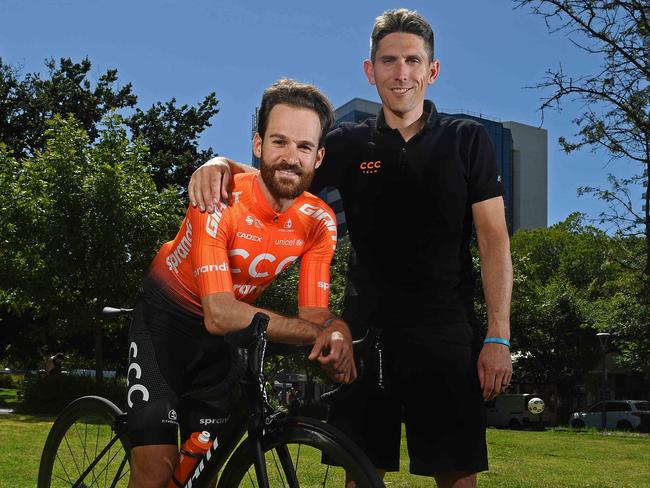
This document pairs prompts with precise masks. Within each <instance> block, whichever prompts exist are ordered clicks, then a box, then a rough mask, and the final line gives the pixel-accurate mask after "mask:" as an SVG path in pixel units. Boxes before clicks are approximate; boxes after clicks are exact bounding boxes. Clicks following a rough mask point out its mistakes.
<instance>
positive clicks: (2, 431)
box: [0, 414, 54, 488]
mask: <svg viewBox="0 0 650 488" xmlns="http://www.w3.org/2000/svg"><path fill="white" fill-rule="evenodd" d="M53 421H54V418H53V417H40V416H33V415H14V414H10V415H0V442H1V443H2V447H0V488H28V487H34V486H36V477H37V474H38V463H39V461H40V459H41V451H42V449H43V444H45V439H46V438H47V434H48V432H49V430H50V427H51V426H52V422H53Z"/></svg>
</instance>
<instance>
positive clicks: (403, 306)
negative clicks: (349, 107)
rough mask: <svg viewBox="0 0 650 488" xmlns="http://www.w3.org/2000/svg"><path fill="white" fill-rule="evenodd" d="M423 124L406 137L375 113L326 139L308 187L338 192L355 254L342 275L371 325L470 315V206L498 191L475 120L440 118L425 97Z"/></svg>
mask: <svg viewBox="0 0 650 488" xmlns="http://www.w3.org/2000/svg"><path fill="white" fill-rule="evenodd" d="M424 111H425V115H424V116H425V117H426V124H425V125H424V127H423V128H422V130H421V131H420V132H419V133H418V134H416V135H415V136H414V137H412V138H411V139H410V140H409V141H408V142H406V141H404V139H403V137H402V135H401V134H400V132H399V131H398V130H396V129H391V128H390V127H389V126H388V125H387V124H386V121H385V119H384V115H383V111H381V110H380V111H379V113H378V115H377V117H376V118H372V119H368V120H366V121H365V122H363V123H361V124H344V125H343V126H341V127H339V128H337V129H335V130H333V131H332V132H330V133H329V134H328V136H327V142H326V146H325V149H326V153H325V161H324V162H323V164H322V166H321V167H320V168H319V169H318V171H317V172H316V177H315V180H314V184H313V186H312V191H314V192H318V191H320V190H321V189H322V188H324V187H336V188H338V190H339V191H340V193H341V196H342V198H343V207H344V210H345V217H346V221H347V225H348V231H349V233H350V239H351V242H352V246H353V248H354V251H355V252H356V257H355V260H354V261H353V262H352V263H351V264H350V268H349V270H348V280H349V284H350V285H351V290H352V293H353V294H358V300H359V305H360V307H361V309H363V310H364V318H363V320H364V321H366V322H368V323H369V324H370V325H375V326H380V327H392V326H404V327H417V326H435V325H446V324H453V323H459V322H468V321H470V320H471V317H472V316H473V298H474V274H473V268H472V259H471V255H470V249H469V245H470V239H471V233H472V212H471V205H472V204H473V203H476V202H480V201H482V200H487V199H489V198H493V197H497V196H502V195H503V188H502V184H501V177H500V175H499V172H498V169H497V165H496V160H495V156H494V150H493V148H492V145H491V143H490V140H489V137H488V135H487V132H486V131H485V129H484V127H483V126H482V125H481V124H479V123H478V122H475V121H473V120H468V119H457V118H452V117H448V116H444V115H440V114H439V113H438V112H437V111H436V108H435V106H434V104H433V103H432V102H430V101H428V100H427V101H425V103H424Z"/></svg>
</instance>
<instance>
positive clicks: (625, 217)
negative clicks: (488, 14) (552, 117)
mask: <svg viewBox="0 0 650 488" xmlns="http://www.w3.org/2000/svg"><path fill="white" fill-rule="evenodd" d="M515 4H516V5H517V6H519V7H528V8H530V9H531V10H532V12H533V13H535V14H537V15H539V16H541V17H542V18H543V19H544V21H545V22H546V25H547V27H548V29H549V31H551V32H563V33H565V34H566V35H567V36H568V38H569V39H570V40H571V42H572V43H573V44H574V45H575V46H576V48H577V49H579V50H581V51H583V52H584V53H585V54H586V55H588V56H591V57H593V58H594V59H596V60H597V61H598V63H599V66H598V68H597V69H596V70H595V71H593V72H587V73H570V72H566V71H565V70H564V68H563V67H559V68H557V69H549V70H548V71H547V73H546V78H545V79H544V80H543V81H542V82H541V83H540V84H538V85H537V88H540V89H542V90H543V91H544V92H545V95H544V99H543V102H542V105H541V109H542V111H544V110H545V109H548V108H558V109H561V108H562V105H563V104H566V103H567V102H576V105H577V106H579V107H580V108H579V114H578V115H577V116H576V117H575V119H574V120H573V122H574V123H575V125H576V127H577V133H576V134H574V136H573V137H566V136H563V137H561V138H560V140H559V142H560V144H561V146H562V147H563V148H564V150H565V151H566V152H572V151H574V150H577V149H579V148H582V147H588V148H591V149H592V150H603V151H604V152H605V154H607V156H608V157H609V158H610V159H612V160H619V159H624V160H628V161H631V162H633V163H636V165H637V166H636V168H637V171H636V173H635V174H634V175H632V176H627V177H621V176H620V174H619V175H616V174H610V175H609V177H608V183H609V186H602V187H592V186H584V187H581V188H580V189H579V193H580V194H584V193H589V194H593V195H595V196H596V197H598V198H600V199H602V200H604V201H605V202H607V203H608V204H609V205H608V210H607V211H605V212H603V213H602V214H601V215H600V217H599V219H598V220H599V221H600V223H605V222H608V223H612V224H614V225H615V227H616V229H617V233H618V234H619V235H624V236H642V237H643V238H644V239H645V246H644V247H643V248H640V249H639V250H640V251H642V252H641V254H639V256H638V259H639V260H642V261H643V265H642V270H643V272H644V274H645V275H646V283H647V280H648V278H650V225H648V224H649V223H650V218H649V216H650V204H649V203H650V200H649V198H650V192H649V191H648V173H649V171H650V109H649V107H650V63H649V61H650V43H649V42H648V39H649V38H650V16H649V15H648V3H647V1H643V0H641V1H638V0H631V1H625V0H616V1H608V2H601V1H594V0H515ZM647 289H648V290H650V286H648V287H647Z"/></svg>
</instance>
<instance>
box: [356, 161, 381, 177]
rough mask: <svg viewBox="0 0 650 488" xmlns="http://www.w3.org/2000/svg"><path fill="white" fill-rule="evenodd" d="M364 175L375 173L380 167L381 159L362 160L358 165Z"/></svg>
mask: <svg viewBox="0 0 650 488" xmlns="http://www.w3.org/2000/svg"><path fill="white" fill-rule="evenodd" d="M359 169H360V170H361V172H362V173H363V174H364V175H367V174H372V173H377V172H378V171H379V170H380V169H381V161H364V162H362V163H361V164H360V165H359Z"/></svg>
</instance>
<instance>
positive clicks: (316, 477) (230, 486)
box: [218, 417, 384, 488]
mask: <svg viewBox="0 0 650 488" xmlns="http://www.w3.org/2000/svg"><path fill="white" fill-rule="evenodd" d="M262 452H263V454H264V458H265V462H266V471H267V473H268V478H269V487H287V488H311V487H313V488H316V487H318V488H323V487H336V488H342V487H343V486H345V477H346V471H347V472H348V473H349V474H350V476H351V478H352V479H353V480H354V481H355V482H356V484H357V487H358V488H380V487H383V486H384V484H383V482H382V481H381V479H380V478H379V476H377V472H376V470H375V468H374V467H373V466H372V463H371V462H370V461H369V460H368V458H367V457H366V455H365V454H364V453H363V452H362V451H361V449H359V448H358V447H357V446H356V444H354V443H353V442H352V441H351V440H350V439H348V438H347V436H345V435H344V434H343V433H342V432H340V431H339V430H337V429H335V428H333V427H331V426H330V425H327V424H325V423H324V422H320V421H317V420H314V419H310V418H302V417H287V418H285V419H282V420H280V421H279V422H278V425H277V426H275V427H273V428H272V429H270V431H269V432H268V433H267V434H266V435H265V436H264V437H263V439H262ZM323 455H325V456H326V457H327V458H328V459H329V460H330V461H331V462H332V463H333V464H336V466H332V465H329V464H324V463H323V461H322V456H323ZM235 487H251V488H253V487H256V488H259V483H258V479H257V476H256V473H255V468H254V467H253V447H252V445H251V443H250V442H249V440H248V439H247V440H246V441H245V442H243V443H242V444H241V445H240V446H239V447H238V448H237V450H236V451H235V452H234V453H233V455H232V457H231V458H230V460H229V461H228V464H227V465H226V467H225V468H224V471H223V474H222V475H221V477H220V479H219V485H218V488H235Z"/></svg>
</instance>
